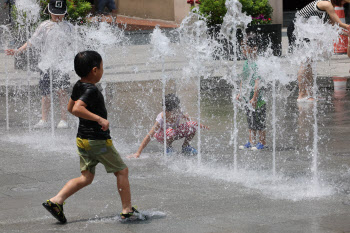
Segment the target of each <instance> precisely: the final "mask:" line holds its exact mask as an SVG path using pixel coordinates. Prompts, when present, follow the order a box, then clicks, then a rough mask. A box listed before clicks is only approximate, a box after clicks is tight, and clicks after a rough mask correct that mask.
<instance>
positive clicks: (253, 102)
mask: <svg viewBox="0 0 350 233" xmlns="http://www.w3.org/2000/svg"><path fill="white" fill-rule="evenodd" d="M249 103H250V104H251V105H252V106H253V108H256V100H255V99H251V100H250V101H249Z"/></svg>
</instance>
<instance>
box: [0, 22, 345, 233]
mask: <svg viewBox="0 0 350 233" xmlns="http://www.w3.org/2000/svg"><path fill="white" fill-rule="evenodd" d="M283 32H284V33H283V35H284V36H283V56H282V57H281V58H280V59H281V64H282V65H283V67H286V69H287V72H288V74H289V75H292V74H295V69H296V68H297V67H296V66H294V65H292V64H290V62H289V61H288V59H287V57H286V44H287V40H286V36H285V29H284V31H283ZM148 34H149V33H148V32H147V31H140V32H138V33H132V34H130V35H129V36H130V38H131V40H132V41H134V42H135V43H133V44H131V45H129V46H128V47H127V48H126V49H127V53H126V54H124V55H123V56H122V58H121V56H120V54H118V53H117V52H118V51H119V50H118V49H117V48H110V50H109V51H108V53H107V56H106V59H105V74H104V77H103V79H104V83H103V85H105V86H104V94H105V97H106V102H107V107H108V111H109V114H110V115H109V119H110V121H111V132H112V134H111V135H112V137H113V142H114V144H115V146H116V148H117V149H118V151H119V152H120V154H121V156H122V157H123V159H124V160H125V162H126V164H127V165H128V167H129V170H130V184H131V190H132V199H133V204H135V205H137V206H138V208H139V209H140V210H141V211H142V213H143V214H146V215H148V216H149V219H148V220H147V221H135V222H121V221H120V218H119V212H120V211H121V204H120V198H119V196H118V193H117V188H116V181H115V178H114V176H113V175H111V174H106V172H105V171H104V168H103V166H100V165H98V166H97V171H96V177H95V180H94V182H93V183H92V184H91V185H90V186H88V187H87V188H85V189H83V190H81V191H80V192H78V193H77V194H76V195H74V196H72V197H71V198H69V199H68V200H67V201H66V204H65V206H64V208H65V213H66V217H67V219H68V223H67V224H65V225H61V224H58V223H57V222H56V220H55V219H54V218H52V216H50V214H49V213H48V212H47V211H46V210H45V209H44V208H43V207H42V206H41V203H42V202H44V201H45V200H47V199H48V198H50V197H52V196H53V195H55V194H56V193H57V192H58V191H59V190H60V189H61V187H62V186H63V185H64V184H65V182H67V181H68V180H69V179H71V178H74V177H77V176H79V174H80V173H79V158H78V156H77V155H76V146H75V134H76V124H77V121H76V119H75V118H74V117H70V118H69V123H70V125H71V127H70V128H69V129H66V130H57V129H55V130H54V131H52V129H50V128H49V129H44V130H33V129H31V130H29V128H28V125H29V122H30V124H31V125H33V124H35V123H36V122H37V120H38V119H39V117H40V95H39V94H38V91H37V82H38V79H37V76H38V73H36V72H27V71H26V70H24V71H22V70H15V69H14V66H13V60H12V58H9V57H6V56H5V55H4V53H3V52H1V53H0V91H1V92H0V109H1V111H0V158H1V166H0V210H1V211H0V232H4V233H5V232H6V233H7V232H25V233H31V232H33V233H34V232H35V233H37V232H43V233H47V232H74V233H75V232H150V233H151V232H152V233H153V232H174V233H181V232H184V233H185V232H203V233H206V232H208V233H209V232H213V233H214V232H222V233H224V232H227V233H228V232H234V233H255V232H256V233H258V232H259V233H261V232H266V233H270V232H276V233H281V232H283V233H289V232H291V233H292V232H293V233H294V232H300V233H305V232H307V233H309V232H310V233H345V232H350V147H349V138H350V93H349V88H348V89H346V90H345V92H341V93H339V92H337V91H335V90H334V88H333V81H332V78H331V77H332V76H341V77H347V76H348V75H349V69H350V65H349V64H350V60H349V58H348V57H347V56H346V55H334V56H333V57H332V58H331V60H330V61H329V62H322V63H318V67H317V74H318V79H317V83H318V87H319V97H320V98H319V101H318V102H317V105H316V110H317V115H316V117H317V125H315V119H314V115H313V114H314V112H313V104H311V105H310V104H304V105H303V104H302V105H300V104H297V103H296V94H297V88H296V82H295V81H294V82H293V83H291V84H290V85H288V86H287V87H285V86H279V88H278V90H277V91H278V93H279V94H278V96H277V97H276V105H275V107H276V114H275V116H273V115H272V106H271V105H269V107H268V120H269V123H268V130H267V140H268V144H269V145H270V148H269V149H267V150H265V151H259V152H252V151H237V152H236V155H235V156H237V157H236V158H237V161H236V164H234V153H235V152H234V150H233V146H234V143H233V140H232V139H233V138H232V132H233V130H234V128H233V127H234V122H233V119H234V111H233V106H232V102H231V89H230V86H229V85H228V84H227V83H225V82H221V81H217V80H219V79H220V77H221V76H222V75H223V73H224V71H223V70H221V69H217V70H215V73H214V74H213V77H212V78H210V79H209V80H202V83H201V87H202V89H201V90H202V93H201V96H200V97H201V106H200V110H201V120H202V122H203V124H206V125H208V126H210V130H208V131H204V130H203V131H202V132H201V138H200V139H201V152H202V153H201V156H200V159H201V160H199V158H198V157H188V156H183V155H182V154H181V153H176V154H175V155H174V156H172V157H167V156H164V155H163V154H162V153H161V151H162V145H161V144H159V143H157V142H156V141H152V142H151V143H150V145H149V146H148V147H147V148H146V149H145V151H144V153H143V154H142V155H141V158H140V159H127V158H126V156H127V155H130V154H132V153H134V152H135V151H136V150H137V148H138V145H139V144H140V142H141V140H142V139H143V137H144V136H145V134H146V133H147V132H148V130H149V128H150V127H151V126H152V125H153V123H154V119H155V117H156V115H157V114H158V113H159V112H160V111H161V105H160V100H161V97H162V82H161V77H162V75H164V73H166V74H167V75H169V76H171V77H172V78H173V79H172V80H171V81H170V82H169V83H168V85H167V87H166V91H167V92H170V91H176V92H177V93H178V95H179V96H180V98H181V100H182V101H183V102H182V105H183V107H184V108H185V110H187V111H188V112H189V113H190V114H191V115H193V116H195V117H196V116H197V115H196V114H197V97H198V96H197V89H196V88H197V86H196V81H195V80H187V81H186V82H185V81H183V82H182V81H177V80H178V79H177V78H178V77H180V76H181V72H182V69H183V67H184V66H186V65H187V64H188V61H187V60H186V59H184V57H183V56H182V55H181V54H177V55H176V56H174V57H170V58H167V59H166V60H165V69H162V66H161V64H157V63H152V62H151V61H150V49H151V46H150V44H149V43H148V42H149V39H148V40H147V39H145V38H146V37H148ZM140 38H141V39H140ZM140 40H141V41H144V43H141V42H140ZM216 62H217V61H213V63H212V64H211V66H214V67H215V66H216V65H217V64H218V63H216ZM242 63H243V61H238V64H237V70H240V69H241V67H242ZM28 76H29V77H30V79H29V82H30V83H29V84H30V86H31V87H32V88H33V91H32V95H31V96H30V97H31V99H30V102H31V103H30V105H29V106H30V109H29V107H28V95H26V94H25V93H26V86H27V84H28V83H27V81H28ZM214 76H215V78H214ZM6 80H8V82H9V83H8V85H9V92H10V94H9V99H8V101H9V106H10V107H9V110H8V111H9V130H7V125H6V124H7V122H6V111H5V109H6V94H5V84H6ZM74 80H76V77H74V78H73V80H72V82H73V81H74ZM215 80H216V81H215ZM209 84H211V85H209ZM348 85H349V82H348ZM267 93H268V96H269V98H270V100H271V99H272V95H271V89H268V91H267ZM55 101H56V99H55ZM28 112H30V113H29V114H28ZM58 117H59V116H58V114H57V108H56V113H55V115H54V118H55V123H57V119H58ZM273 117H276V118H277V123H276V124H275V126H276V135H275V140H276V151H275V153H276V154H275V155H276V161H275V163H273V159H272V158H273V157H272V156H273V150H272V144H273V131H272V130H273V125H272V119H273ZM237 125H238V133H237V134H238V137H237V143H238V145H241V144H243V143H244V142H245V141H246V139H247V138H246V137H247V133H246V132H247V129H246V119H245V115H244V111H241V110H239V113H238V115H237ZM314 136H315V137H317V140H316V142H317V148H316V149H317V150H316V151H315V147H314V145H315V141H314V140H313V139H314ZM197 142H198V136H197V137H196V138H195V140H194V142H193V145H197ZM174 146H175V148H176V149H177V150H179V148H180V147H181V144H179V143H177V144H175V145H174ZM316 159H317V160H316ZM314 161H316V162H317V170H316V171H315V169H314V168H312V163H313V162H314ZM273 164H274V165H273ZM235 166H236V168H235ZM274 166H275V171H276V174H275V175H274V174H273V169H274ZM316 172H317V175H316V178H315V173H316Z"/></svg>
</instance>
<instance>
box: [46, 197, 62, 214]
mask: <svg viewBox="0 0 350 233" xmlns="http://www.w3.org/2000/svg"><path fill="white" fill-rule="evenodd" d="M46 202H47V204H48V205H49V206H51V207H53V208H55V207H56V208H58V210H59V212H58V214H60V213H61V212H63V205H64V204H65V203H63V204H62V205H61V204H58V203H53V202H52V201H50V200H47V201H46Z"/></svg>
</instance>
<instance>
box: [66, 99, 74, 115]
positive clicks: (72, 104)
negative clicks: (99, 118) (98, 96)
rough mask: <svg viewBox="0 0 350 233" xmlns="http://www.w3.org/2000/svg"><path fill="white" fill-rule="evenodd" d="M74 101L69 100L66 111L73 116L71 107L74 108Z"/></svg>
mask: <svg viewBox="0 0 350 233" xmlns="http://www.w3.org/2000/svg"><path fill="white" fill-rule="evenodd" d="M74 104H75V101H74V100H72V99H69V102H68V106H67V110H68V112H70V113H72V114H73V107H74Z"/></svg>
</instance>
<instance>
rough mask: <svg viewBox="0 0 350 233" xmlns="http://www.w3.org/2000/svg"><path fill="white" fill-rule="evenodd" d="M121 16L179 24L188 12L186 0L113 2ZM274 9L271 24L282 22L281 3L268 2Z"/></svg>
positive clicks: (271, 0) (273, 0) (272, 0)
mask: <svg viewBox="0 0 350 233" xmlns="http://www.w3.org/2000/svg"><path fill="white" fill-rule="evenodd" d="M115 1H116V5H117V8H118V13H119V14H121V15H126V16H132V17H139V18H146V19H161V20H167V21H175V22H177V23H180V22H181V21H182V20H183V19H184V18H185V17H186V15H187V14H188V12H189V11H190V7H191V6H190V4H188V3H187V0H115ZM269 1H270V4H271V6H272V7H273V9H274V14H273V17H272V20H273V23H277V24H281V23H282V22H283V1H282V0H269Z"/></svg>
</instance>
